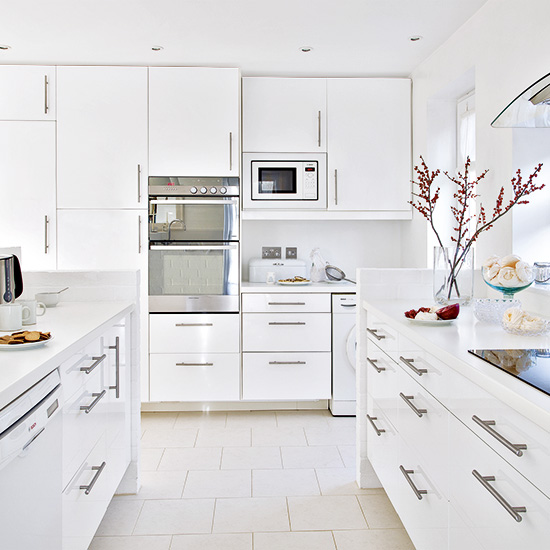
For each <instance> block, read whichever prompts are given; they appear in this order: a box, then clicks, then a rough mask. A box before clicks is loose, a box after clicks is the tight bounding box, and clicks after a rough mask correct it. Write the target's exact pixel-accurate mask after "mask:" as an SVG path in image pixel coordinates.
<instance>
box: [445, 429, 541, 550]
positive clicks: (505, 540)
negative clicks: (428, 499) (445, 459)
mask: <svg viewBox="0 0 550 550" xmlns="http://www.w3.org/2000/svg"><path fill="white" fill-rule="evenodd" d="M450 456H451V462H450V498H451V502H452V503H453V507H454V508H455V510H456V512H457V513H458V514H459V515H460V517H461V518H462V519H463V521H464V523H465V524H466V525H469V526H470V529H471V531H472V533H473V535H474V536H475V538H477V539H478V540H479V542H480V546H481V548H483V549H484V550H497V549H498V550H512V549H514V550H517V548H529V549H530V548H533V549H535V548H546V545H547V543H548V540H549V539H550V522H549V521H548V518H549V517H550V499H548V498H547V497H546V496H545V495H543V494H542V493H541V492H540V491H539V490H537V489H536V487H534V486H533V485H532V484H531V483H529V481H527V480H526V479H525V478H524V477H523V476H521V475H520V474H519V473H518V472H517V471H516V470H515V469H514V468H512V466H510V464H508V463H507V462H506V461H505V460H503V459H502V458H501V457H500V456H499V455H498V454H497V453H495V452H494V451H493V450H492V449H491V448H490V447H488V446H487V445H486V444H485V443H484V442H483V441H482V440H481V439H480V438H479V437H477V436H476V435H475V434H474V433H472V432H471V431H470V430H469V429H468V428H466V427H465V426H464V425H463V424H462V423H460V422H459V421H458V420H456V419H454V418H453V419H451V453H450ZM474 472H476V473H477V477H476V475H474ZM479 476H481V477H483V478H485V479H483V480H481V479H479ZM491 491H493V494H492V493H491ZM497 498H500V499H501V500H500V501H499V500H497ZM506 505H508V506H510V507H512V508H519V507H525V512H521V511H519V510H516V511H515V512H514V511H513V510H512V511H511V512H512V513H514V514H515V516H516V517H513V516H512V514H511V513H510V511H507V509H506V508H505V506H506ZM518 519H519V520H520V521H518ZM451 547H452V548H453V549H456V550H458V548H459V547H458V546H457V545H451Z"/></svg>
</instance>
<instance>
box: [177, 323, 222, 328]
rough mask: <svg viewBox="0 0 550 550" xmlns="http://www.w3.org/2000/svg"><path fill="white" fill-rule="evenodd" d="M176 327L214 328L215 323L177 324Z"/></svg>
mask: <svg viewBox="0 0 550 550" xmlns="http://www.w3.org/2000/svg"><path fill="white" fill-rule="evenodd" d="M175 326H176V327H212V326H214V323H176V325H175Z"/></svg>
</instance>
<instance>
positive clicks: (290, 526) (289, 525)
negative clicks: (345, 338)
mask: <svg viewBox="0 0 550 550" xmlns="http://www.w3.org/2000/svg"><path fill="white" fill-rule="evenodd" d="M285 501H286V514H287V516H288V529H289V532H290V533H292V521H291V520H290V506H289V504H288V497H285Z"/></svg>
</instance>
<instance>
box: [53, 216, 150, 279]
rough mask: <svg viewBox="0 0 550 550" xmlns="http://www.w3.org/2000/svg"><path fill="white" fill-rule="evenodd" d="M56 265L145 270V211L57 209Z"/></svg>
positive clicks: (78, 267) (91, 268) (69, 267)
mask: <svg viewBox="0 0 550 550" xmlns="http://www.w3.org/2000/svg"><path fill="white" fill-rule="evenodd" d="M57 216H58V222H57V223H58V241H57V243H58V268H59V269H84V270H97V269H142V273H146V272H147V215H146V214H145V213H143V212H140V211H137V210H133V211H132V210H58V212H57Z"/></svg>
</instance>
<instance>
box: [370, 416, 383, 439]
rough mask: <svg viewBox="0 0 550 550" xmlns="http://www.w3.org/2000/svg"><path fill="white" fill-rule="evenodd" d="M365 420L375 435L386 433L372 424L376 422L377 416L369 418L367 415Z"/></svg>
mask: <svg viewBox="0 0 550 550" xmlns="http://www.w3.org/2000/svg"><path fill="white" fill-rule="evenodd" d="M367 420H368V421H369V422H370V424H371V426H372V427H373V428H374V431H375V432H376V435H379V436H380V435H382V434H383V433H386V430H384V429H383V428H378V427H377V426H376V424H375V423H374V421H375V420H378V417H377V416H370V414H367Z"/></svg>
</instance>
